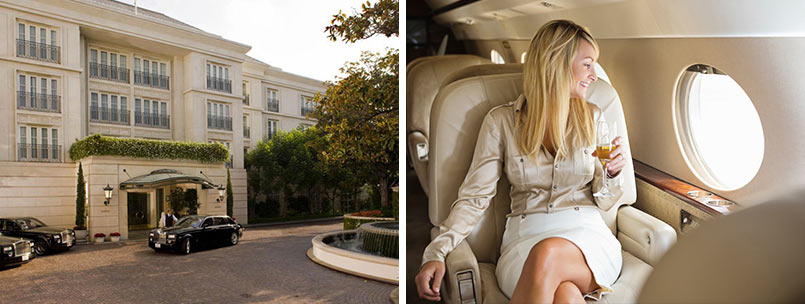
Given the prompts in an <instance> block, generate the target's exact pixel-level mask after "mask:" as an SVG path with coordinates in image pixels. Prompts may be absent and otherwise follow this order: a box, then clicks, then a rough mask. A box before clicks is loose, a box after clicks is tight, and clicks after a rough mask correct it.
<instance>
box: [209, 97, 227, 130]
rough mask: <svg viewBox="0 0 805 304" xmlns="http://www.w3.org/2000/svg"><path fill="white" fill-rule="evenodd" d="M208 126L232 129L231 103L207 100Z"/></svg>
mask: <svg viewBox="0 0 805 304" xmlns="http://www.w3.org/2000/svg"><path fill="white" fill-rule="evenodd" d="M207 128H210V129H218V130H227V131H232V117H230V116H229V104H223V103H218V102H207Z"/></svg>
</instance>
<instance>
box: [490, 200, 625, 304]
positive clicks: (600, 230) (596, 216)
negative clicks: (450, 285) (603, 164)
mask: <svg viewBox="0 0 805 304" xmlns="http://www.w3.org/2000/svg"><path fill="white" fill-rule="evenodd" d="M551 237H560V238H563V239H566V240H568V241H571V242H573V244H575V245H576V246H577V247H579V248H580V249H581V252H582V253H583V254H584V258H585V259H586V260H587V266H589V267H590V270H592V273H593V276H594V278H595V282H596V283H597V284H598V286H600V287H601V288H600V289H598V290H596V291H594V292H591V293H589V294H587V295H585V296H586V297H590V298H593V299H596V300H598V299H600V297H601V295H603V294H606V293H609V292H612V284H613V283H615V280H616V279H617V278H618V275H619V274H620V272H621V266H622V264H623V257H622V256H621V244H620V243H619V242H618V240H617V239H616V238H615V236H614V235H612V231H611V230H609V227H607V225H606V223H604V219H603V218H602V217H601V214H600V213H599V212H598V210H597V209H596V208H589V207H587V208H579V210H575V209H567V210H563V211H559V212H554V213H534V214H529V215H527V216H526V217H525V218H523V217H521V216H515V217H510V218H508V219H507V220H506V230H505V232H504V233H503V242H502V244H501V248H500V249H501V250H500V252H501V255H500V259H498V263H497V267H496V269H495V275H496V276H497V279H498V285H499V286H500V290H501V291H503V294H505V295H506V296H507V297H509V298H511V296H512V293H514V287H515V286H516V285H517V280H519V279H520V273H521V272H522V270H523V264H525V260H526V258H527V257H528V253H529V252H531V248H533V247H534V245H536V244H537V243H539V242H540V241H542V240H544V239H547V238H551Z"/></svg>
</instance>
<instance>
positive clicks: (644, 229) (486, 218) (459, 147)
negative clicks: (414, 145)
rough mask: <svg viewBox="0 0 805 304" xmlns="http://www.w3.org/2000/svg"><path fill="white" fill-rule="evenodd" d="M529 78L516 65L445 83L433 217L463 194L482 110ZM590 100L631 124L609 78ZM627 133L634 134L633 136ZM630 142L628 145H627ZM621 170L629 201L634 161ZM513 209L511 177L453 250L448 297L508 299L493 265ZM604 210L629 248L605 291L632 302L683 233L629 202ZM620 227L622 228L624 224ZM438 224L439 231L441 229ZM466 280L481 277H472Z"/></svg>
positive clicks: (436, 110) (436, 134)
mask: <svg viewBox="0 0 805 304" xmlns="http://www.w3.org/2000/svg"><path fill="white" fill-rule="evenodd" d="M522 85H523V84H522V74H521V73H510V74H498V75H484V76H476V77H470V78H465V79H461V80H457V81H454V82H452V83H450V84H447V85H446V86H444V87H442V88H441V89H440V91H439V94H438V96H437V97H436V100H435V101H434V104H433V107H432V109H431V118H430V122H431V124H430V151H429V155H430V160H429V164H428V176H429V182H430V189H431V192H430V195H429V216H430V220H431V223H433V224H434V225H438V224H439V223H440V222H441V221H442V220H444V219H445V218H446V217H447V215H448V213H449V212H450V206H451V205H452V203H453V201H454V200H455V199H456V196H457V193H458V188H459V186H460V185H461V183H462V181H463V178H464V176H465V174H466V172H467V170H468V169H469V165H470V162H471V160H472V159H471V158H472V151H473V149H474V147H475V140H476V138H477V134H478V130H479V129H480V125H481V122H482V120H483V117H484V116H485V115H486V113H487V112H488V111H489V110H490V109H491V108H492V107H494V106H497V105H500V104H503V103H507V102H510V101H513V100H514V99H515V98H517V96H518V95H520V94H521V92H522V91H523V90H522ZM588 100H590V101H591V102H594V103H596V104H597V105H598V106H599V107H600V108H601V109H602V111H603V112H604V115H605V117H607V119H609V120H619V121H620V122H621V123H620V124H621V127H622V128H623V129H622V130H626V126H625V123H624V119H623V111H622V108H621V105H620V100H619V98H618V96H617V93H615V91H614V89H613V88H612V87H611V86H609V84H607V83H606V82H604V81H596V82H594V83H593V85H591V86H590V89H589V90H588ZM626 139H627V141H628V137H627V138H626ZM626 148H627V149H626V150H627V151H628V145H626ZM627 153H628V152H627ZM627 155H630V154H627ZM621 174H623V175H624V185H623V186H624V196H623V198H622V200H621V201H620V202H619V204H621V205H628V204H631V203H633V202H634V201H635V199H636V193H635V184H634V169H633V167H632V166H631V165H630V166H627V168H625V169H624V171H623V172H622V173H621ZM509 211H510V210H509V183H508V181H507V180H506V178H505V177H504V178H501V179H500V181H499V182H498V192H497V195H496V196H495V197H494V198H493V199H492V202H491V204H490V208H489V209H487V210H486V212H485V213H484V215H483V216H482V218H481V220H480V222H479V223H478V224H477V226H476V227H475V229H474V230H473V232H472V233H471V234H470V235H469V236H468V237H467V238H466V240H465V241H464V242H462V243H461V245H459V246H458V247H457V248H456V249H455V250H453V252H451V253H450V254H449V255H448V256H447V259H446V261H445V263H446V265H447V274H446V276H445V278H446V280H448V282H445V283H444V284H443V286H445V287H444V288H443V289H442V290H444V292H443V297H444V298H445V299H446V302H448V303H455V302H460V301H459V299H462V300H463V299H466V298H463V297H461V295H460V292H459V290H460V291H461V293H463V295H465V296H467V295H469V296H471V297H472V296H474V300H475V301H476V302H484V301H488V302H487V303H496V302H500V301H505V299H506V298H505V296H503V294H502V293H501V292H500V290H499V288H498V287H497V283H496V280H495V278H494V267H495V266H494V265H495V263H496V262H497V259H498V257H499V255H500V253H499V250H500V244H501V241H502V237H503V230H504V228H505V224H506V217H505V215H506V214H507V213H509ZM602 215H603V216H604V220H605V221H606V223H607V224H608V225H609V226H610V228H611V229H612V230H613V233H615V234H616V235H617V236H618V239H619V240H621V243H622V244H624V246H623V248H624V250H626V252H624V255H623V258H624V267H623V270H622V273H621V276H620V278H619V279H618V280H617V281H616V282H615V284H614V286H613V287H614V289H615V290H616V292H615V293H613V294H609V295H607V296H606V297H605V298H604V299H605V301H612V302H618V303H621V302H633V301H634V300H635V297H636V295H637V291H638V290H639V288H640V286H641V285H642V283H643V281H644V280H645V278H646V277H647V276H648V274H649V273H650V271H651V266H650V263H654V262H656V260H657V259H658V258H659V256H661V255H662V253H664V252H665V250H667V249H668V246H670V245H671V244H672V243H673V242H674V240H675V239H676V233H675V232H674V230H673V228H671V227H670V226H669V225H667V224H665V223H663V222H661V221H660V220H658V219H656V218H653V217H651V216H649V215H648V214H646V213H643V212H641V211H639V210H637V209H634V208H632V207H629V206H625V207H622V208H612V209H611V211H610V212H608V213H605V214H602ZM616 228H620V231H618V230H616ZM435 229H437V228H434V231H433V233H436V230H435ZM626 244H628V245H626ZM467 259H474V261H467ZM647 262H648V263H647ZM459 278H464V279H471V281H464V282H465V285H463V286H464V287H463V288H459V284H461V283H460V282H456V281H455V280H458V279H459ZM466 282H472V283H475V285H474V286H473V285H467V284H466ZM469 286H472V289H471V290H472V292H468V290H467V288H469ZM461 302H464V301H461Z"/></svg>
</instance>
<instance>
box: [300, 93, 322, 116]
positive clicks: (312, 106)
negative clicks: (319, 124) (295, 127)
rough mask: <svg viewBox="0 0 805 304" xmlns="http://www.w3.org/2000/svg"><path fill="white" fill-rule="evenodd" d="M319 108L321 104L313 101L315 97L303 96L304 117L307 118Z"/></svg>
mask: <svg viewBox="0 0 805 304" xmlns="http://www.w3.org/2000/svg"><path fill="white" fill-rule="evenodd" d="M318 106H319V103H318V102H315V101H313V97H309V96H305V95H302V116H307V114H310V113H313V111H314V110H316V107H318Z"/></svg>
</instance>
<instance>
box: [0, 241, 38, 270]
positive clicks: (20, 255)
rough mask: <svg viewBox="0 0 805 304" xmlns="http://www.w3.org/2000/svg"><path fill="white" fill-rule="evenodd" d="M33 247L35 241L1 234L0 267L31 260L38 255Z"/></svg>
mask: <svg viewBox="0 0 805 304" xmlns="http://www.w3.org/2000/svg"><path fill="white" fill-rule="evenodd" d="M32 247H33V243H31V242H30V241H28V240H25V239H21V238H13V237H7V236H3V235H0V267H5V266H16V265H21V264H25V263H28V262H30V261H31V260H32V259H33V258H34V257H36V255H35V254H34V253H33V252H32Z"/></svg>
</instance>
